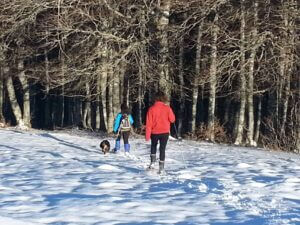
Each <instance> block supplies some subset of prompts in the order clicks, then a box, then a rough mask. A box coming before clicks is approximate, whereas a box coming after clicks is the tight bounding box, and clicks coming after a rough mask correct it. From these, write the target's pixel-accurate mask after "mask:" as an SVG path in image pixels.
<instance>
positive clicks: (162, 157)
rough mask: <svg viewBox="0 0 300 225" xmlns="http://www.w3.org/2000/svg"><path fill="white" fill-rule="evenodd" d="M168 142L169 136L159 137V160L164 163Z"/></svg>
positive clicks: (161, 135)
mask: <svg viewBox="0 0 300 225" xmlns="http://www.w3.org/2000/svg"><path fill="white" fill-rule="evenodd" d="M168 140H169V134H160V135H159V160H160V161H165V155H166V154H165V152H166V147H167V143H168Z"/></svg>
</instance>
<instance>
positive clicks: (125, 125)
mask: <svg viewBox="0 0 300 225" xmlns="http://www.w3.org/2000/svg"><path fill="white" fill-rule="evenodd" d="M133 122H134V121H133V118H132V116H131V114H130V112H129V109H128V107H127V105H126V104H122V105H121V112H119V113H118V114H117V116H116V118H115V122H114V128H113V131H114V133H115V134H117V139H116V144H115V148H114V152H115V153H117V152H118V151H119V150H120V147H121V138H122V137H123V141H124V150H125V152H127V153H129V151H130V144H129V136H130V131H131V126H132V124H133Z"/></svg>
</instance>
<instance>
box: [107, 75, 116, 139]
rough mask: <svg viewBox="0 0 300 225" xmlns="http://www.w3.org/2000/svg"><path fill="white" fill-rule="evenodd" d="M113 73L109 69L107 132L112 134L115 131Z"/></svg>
mask: <svg viewBox="0 0 300 225" xmlns="http://www.w3.org/2000/svg"><path fill="white" fill-rule="evenodd" d="M112 78H113V77H112V71H111V70H110V69H109V71H108V77H107V83H108V92H107V112H108V114H107V132H108V133H111V132H112V131H113V122H114V117H113V116H114V115H113V108H112V106H113V84H112V82H113V79H112Z"/></svg>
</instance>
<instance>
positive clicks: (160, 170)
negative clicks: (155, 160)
mask: <svg viewBox="0 0 300 225" xmlns="http://www.w3.org/2000/svg"><path fill="white" fill-rule="evenodd" d="M164 167H165V161H159V170H158V173H159V174H161V173H164V172H165V168H164Z"/></svg>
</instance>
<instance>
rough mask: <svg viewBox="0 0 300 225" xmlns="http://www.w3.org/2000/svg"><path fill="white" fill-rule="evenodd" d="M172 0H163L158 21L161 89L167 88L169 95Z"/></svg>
mask: <svg viewBox="0 0 300 225" xmlns="http://www.w3.org/2000/svg"><path fill="white" fill-rule="evenodd" d="M170 7H171V1H170V0H161V1H160V5H159V9H160V14H159V15H160V16H159V19H158V23H157V28H158V30H159V43H160V49H159V53H158V55H159V64H158V68H159V89H161V90H165V92H166V94H167V95H168V96H170V95H171V85H170V74H169V64H168V56H169V42H168V32H167V28H168V26H169V15H170Z"/></svg>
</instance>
